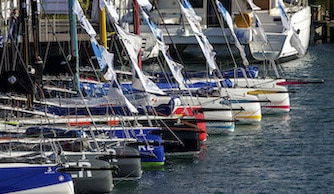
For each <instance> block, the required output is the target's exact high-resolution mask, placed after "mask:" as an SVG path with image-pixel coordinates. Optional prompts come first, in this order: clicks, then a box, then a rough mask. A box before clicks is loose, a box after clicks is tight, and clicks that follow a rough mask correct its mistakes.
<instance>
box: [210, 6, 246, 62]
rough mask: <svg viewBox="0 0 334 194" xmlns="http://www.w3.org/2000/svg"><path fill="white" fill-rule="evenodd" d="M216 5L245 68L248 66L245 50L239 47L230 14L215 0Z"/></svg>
mask: <svg viewBox="0 0 334 194" xmlns="http://www.w3.org/2000/svg"><path fill="white" fill-rule="evenodd" d="M216 4H217V7H218V12H219V13H220V14H221V15H222V16H223V18H224V20H225V21H226V23H227V25H228V27H229V29H230V31H231V35H232V36H233V39H234V44H235V46H236V47H237V48H238V50H239V52H240V56H241V58H242V61H243V64H244V65H245V66H247V65H249V62H248V60H247V58H246V53H245V50H244V48H243V47H242V46H241V44H240V42H239V40H238V38H237V36H236V35H235V33H234V29H233V22H232V17H231V15H230V13H229V12H228V11H227V10H226V9H225V7H224V6H223V4H222V3H221V2H220V1H218V0H216Z"/></svg>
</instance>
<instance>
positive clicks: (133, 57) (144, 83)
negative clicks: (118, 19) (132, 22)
mask: <svg viewBox="0 0 334 194" xmlns="http://www.w3.org/2000/svg"><path fill="white" fill-rule="evenodd" d="M115 27H116V29H117V32H118V35H119V37H120V39H121V41H122V43H123V44H124V47H125V49H126V51H127V53H128V54H129V58H130V61H131V64H132V71H133V75H134V76H132V77H133V81H132V84H133V87H134V88H136V89H138V90H144V91H146V92H149V93H153V94H161V95H164V94H165V93H164V92H163V91H162V90H161V89H160V88H159V87H158V86H157V85H156V84H155V83H153V82H152V81H151V80H150V79H149V78H148V77H147V76H145V75H144V73H143V72H142V71H141V70H140V69H139V66H138V57H137V54H138V53H137V54H136V52H135V48H134V45H133V44H134V41H133V39H131V36H128V35H127V33H126V32H125V31H124V30H123V29H122V28H121V27H120V26H119V25H118V24H115ZM140 45H141V44H140ZM140 45H139V46H140ZM137 46H138V44H137ZM136 78H138V79H136Z"/></svg>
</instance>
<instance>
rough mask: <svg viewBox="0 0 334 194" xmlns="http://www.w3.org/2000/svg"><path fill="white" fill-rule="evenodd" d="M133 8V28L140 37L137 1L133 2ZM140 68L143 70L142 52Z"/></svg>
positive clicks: (133, 0) (139, 62)
mask: <svg viewBox="0 0 334 194" xmlns="http://www.w3.org/2000/svg"><path fill="white" fill-rule="evenodd" d="M132 7H133V26H134V33H135V34H137V35H138V36H139V35H140V19H139V5H138V2H137V0H132ZM138 66H139V68H140V69H142V58H141V51H139V53H138Z"/></svg>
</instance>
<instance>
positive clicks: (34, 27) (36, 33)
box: [31, 0, 43, 84]
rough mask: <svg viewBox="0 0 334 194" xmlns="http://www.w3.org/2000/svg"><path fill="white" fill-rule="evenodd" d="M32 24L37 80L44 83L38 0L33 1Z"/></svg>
mask: <svg viewBox="0 0 334 194" xmlns="http://www.w3.org/2000/svg"><path fill="white" fill-rule="evenodd" d="M31 13H32V18H31V26H32V34H33V41H34V44H33V46H34V62H33V68H34V69H35V71H36V72H35V82H36V83H37V84H41V83H42V74H43V61H42V58H41V57H40V55H39V54H40V51H39V18H38V17H39V16H38V9H37V0H32V1H31Z"/></svg>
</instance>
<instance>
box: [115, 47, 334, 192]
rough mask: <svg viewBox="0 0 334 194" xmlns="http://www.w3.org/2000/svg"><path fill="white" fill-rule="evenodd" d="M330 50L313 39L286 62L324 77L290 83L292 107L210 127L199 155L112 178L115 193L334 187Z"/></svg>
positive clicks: (298, 71)
mask: <svg viewBox="0 0 334 194" xmlns="http://www.w3.org/2000/svg"><path fill="white" fill-rule="evenodd" d="M333 51H334V44H311V45H310V47H309V50H308V53H307V55H306V56H305V57H303V58H300V59H296V60H292V61H289V62H286V63H281V65H282V67H283V68H284V72H285V73H286V76H287V77H289V76H290V77H300V78H302V77H303V78H320V79H324V80H325V83H324V84H318V85H299V86H295V87H290V88H289V89H291V90H296V93H295V94H291V106H292V107H291V112H289V113H288V114H285V115H271V116H270V115H269V116H268V115H265V116H263V119H262V122H261V124H259V125H237V126H236V128H235V131H234V132H233V133H232V134H230V135H226V136H224V135H218V136H212V135H211V136H209V137H208V140H207V141H206V142H205V143H204V145H203V146H204V147H203V151H202V152H201V153H200V154H199V155H195V156H190V157H183V158H177V157H174V158H171V157H167V160H166V164H165V166H164V168H163V169H161V170H152V171H144V173H143V176H142V178H141V179H140V180H138V181H135V182H126V181H123V182H115V183H114V184H115V188H114V190H113V191H112V193H115V194H118V193H145V194H149V193H303V194H305V193H331V192H332V190H333V189H334V181H333V179H334V167H333V165H332V164H333V163H334V141H333V139H334V127H333V126H334V125H333V123H334V116H333V113H334V112H333V108H334V98H333V95H334V90H333V87H334V76H333V74H334V68H333V67H334V66H333V61H334V55H333V53H334V52H333ZM188 60H189V59H188ZM192 61H194V60H193V59H192Z"/></svg>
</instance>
